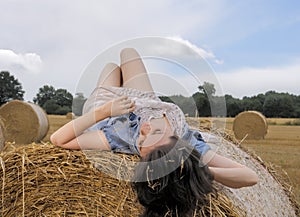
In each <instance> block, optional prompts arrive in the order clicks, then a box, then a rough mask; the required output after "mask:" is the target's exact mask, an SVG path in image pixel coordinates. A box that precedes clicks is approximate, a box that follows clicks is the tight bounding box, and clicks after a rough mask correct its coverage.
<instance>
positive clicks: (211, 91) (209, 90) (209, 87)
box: [198, 81, 216, 97]
mask: <svg viewBox="0 0 300 217" xmlns="http://www.w3.org/2000/svg"><path fill="white" fill-rule="evenodd" d="M198 89H199V91H200V92H201V93H205V94H206V95H207V96H208V97H210V96H213V95H215V93H216V89H215V85H214V84H212V83H209V82H206V81H204V83H203V85H200V86H199V87H198Z"/></svg>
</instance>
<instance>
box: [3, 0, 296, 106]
mask: <svg viewBox="0 0 300 217" xmlns="http://www.w3.org/2000/svg"><path fill="white" fill-rule="evenodd" d="M0 10H1V13H0V29H1V33H0V71H4V70H8V71H9V72H10V73H11V74H12V75H14V76H15V77H16V78H17V79H18V80H19V81H20V82H21V84H22V86H23V89H24V90H25V100H27V101H32V99H33V97H34V96H35V95H36V93H37V92H38V89H39V88H40V87H42V86H43V85H46V84H48V85H52V86H54V87H55V88H65V89H67V90H68V91H70V92H71V93H73V94H74V93H76V92H79V91H84V90H83V89H81V88H80V87H81V86H82V85H86V86H88V88H87V93H86V94H88V91H90V89H91V88H92V86H93V85H94V83H95V81H96V80H97V78H95V77H91V76H89V72H88V70H89V69H91V68H92V67H91V65H93V64H94V65H95V64H96V63H98V64H99V66H98V68H96V69H95V70H94V71H97V70H98V71H99V72H100V71H101V67H102V65H103V64H104V62H105V61H108V60H112V61H114V62H118V61H119V59H118V58H119V56H118V52H119V51H120V49H122V47H126V46H136V47H135V48H136V49H137V50H138V51H139V52H140V54H141V55H142V56H143V57H144V56H147V55H148V54H149V55H150V56H152V58H149V57H148V60H145V65H146V67H147V69H148V70H149V71H151V72H153V74H154V73H156V74H160V75H166V76H165V77H166V81H169V82H162V84H160V81H161V80H162V79H164V78H163V77H164V76H159V78H158V80H155V78H152V77H151V79H152V80H151V81H152V82H153V83H155V84H154V85H153V86H155V89H157V90H158V89H159V86H164V87H165V88H166V89H168V90H169V92H168V91H167V90H164V91H165V94H171V93H174V94H176V93H177V92H176V91H178V90H175V89H172V88H171V87H172V86H176V83H178V84H179V85H178V86H181V87H183V89H185V90H186V92H188V93H193V92H195V91H197V86H199V85H201V84H202V82H204V81H210V80H209V79H208V78H207V77H205V76H203V77H201V76H202V74H206V73H207V67H208V68H209V69H210V70H209V73H210V76H211V77H213V81H214V82H217V84H216V87H217V88H216V89H217V94H219V95H222V94H230V95H232V96H234V97H237V98H242V97H243V96H252V95H256V94H259V93H265V92H266V91H269V90H275V91H277V92H289V93H292V94H296V95H300V88H299V83H300V82H299V81H300V37H299V35H300V2H299V1H297V0H288V1H277V0H273V1H271V0H265V1H258V0H251V1H250V0H245V1H237V0H231V1H229V0H228V1H226V0H214V1H208V0H189V1H179V0H153V1H138V0H130V1H129V0H128V1H124V0H110V1H100V0H90V1H83V0H78V1H71V0H70V1H67V0H51V1H50V0H44V1H37V0H23V1H16V0H7V1H3V0H0ZM144 38H146V39H149V40H150V41H151V42H149V43H144V42H145V41H144V40H143V39H144ZM165 40H167V41H170V43H160V42H162V41H165ZM140 41H142V42H143V43H139V42H140ZM146 41H147V40H146ZM156 42H157V43H156ZM153 43H156V45H157V46H152V45H153ZM175 48H176V49H175ZM175 50H176V52H175ZM105 55H106V56H105ZM156 56H158V57H160V58H157V59H156V61H154V60H155V58H154V57H156ZM196 56H197V58H196ZM161 57H166V58H165V59H162V58H161ZM185 57H193V58H191V59H189V60H187V58H185ZM158 59H159V60H158ZM166 59H168V61H167V60H166ZM199 62H201V64H205V63H206V66H205V67H204V68H205V69H204V68H202V67H199V68H197V66H198V65H201V64H200V63H199ZM170 64H171V65H170ZM172 64H173V65H172ZM103 66H104V65H103ZM168 70H169V71H168ZM170 71H172V72H171V74H170ZM164 73H166V74H164ZM168 73H169V74H168ZM172 73H173V74H172ZM197 73H199V76H197V75H196V77H197V79H195V76H193V75H195V74H197ZM93 75H94V76H97V75H95V74H93ZM154 77H155V76H154ZM171 77H172V79H170V78H171ZM88 79H90V80H91V81H89V82H87V81H86V80H88ZM207 79H208V80H207ZM170 80H173V81H174V82H173V83H172V82H171V81H170ZM93 82H94V83H93ZM167 83H168V85H166V84H167ZM179 89H180V88H179ZM162 91H163V90H162Z"/></svg>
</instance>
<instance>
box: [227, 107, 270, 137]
mask: <svg viewBox="0 0 300 217" xmlns="http://www.w3.org/2000/svg"><path fill="white" fill-rule="evenodd" d="M267 131H268V124H267V120H266V118H265V116H264V115H262V114H261V113H260V112H257V111H245V112H241V113H240V114H238V115H237V116H236V117H235V119H234V121H233V132H234V135H235V137H236V138H237V139H244V138H245V139H264V138H265V135H266V134H267Z"/></svg>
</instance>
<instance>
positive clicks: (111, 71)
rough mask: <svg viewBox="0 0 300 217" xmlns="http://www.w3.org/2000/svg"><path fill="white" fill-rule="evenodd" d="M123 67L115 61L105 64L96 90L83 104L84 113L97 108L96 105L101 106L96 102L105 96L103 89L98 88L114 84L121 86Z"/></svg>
mask: <svg viewBox="0 0 300 217" xmlns="http://www.w3.org/2000/svg"><path fill="white" fill-rule="evenodd" d="M121 82H122V81H121V69H120V67H119V66H118V65H117V64H114V63H108V64H106V65H105V67H104V68H103V70H102V71H101V73H100V76H99V79H98V82H97V87H96V89H95V90H94V92H93V93H92V94H91V95H90V96H89V98H88V99H87V101H86V102H85V103H84V106H83V110H82V111H83V114H85V113H87V112H88V111H90V110H91V109H95V106H96V105H97V106H99V105H100V104H99V105H98V104H97V103H96V102H97V101H98V100H101V99H103V96H102V95H101V90H100V89H98V87H100V86H106V87H108V86H110V87H111V86H114V87H120V86H121ZM102 101H103V100H102Z"/></svg>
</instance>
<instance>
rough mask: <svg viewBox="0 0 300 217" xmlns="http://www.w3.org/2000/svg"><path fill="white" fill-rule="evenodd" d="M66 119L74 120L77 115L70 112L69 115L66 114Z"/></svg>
mask: <svg viewBox="0 0 300 217" xmlns="http://www.w3.org/2000/svg"><path fill="white" fill-rule="evenodd" d="M66 118H67V119H74V118H75V114H74V113H73V112H68V113H67V114H66Z"/></svg>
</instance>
